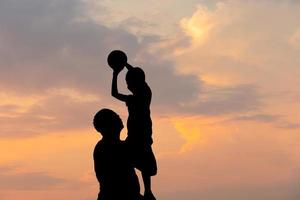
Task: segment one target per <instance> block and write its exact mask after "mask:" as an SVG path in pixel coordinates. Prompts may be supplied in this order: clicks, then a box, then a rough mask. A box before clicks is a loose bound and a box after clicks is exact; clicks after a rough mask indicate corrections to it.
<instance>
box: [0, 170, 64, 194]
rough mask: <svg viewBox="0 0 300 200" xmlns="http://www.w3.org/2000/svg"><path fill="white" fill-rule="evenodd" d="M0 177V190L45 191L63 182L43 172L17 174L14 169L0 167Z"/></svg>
mask: <svg viewBox="0 0 300 200" xmlns="http://www.w3.org/2000/svg"><path fill="white" fill-rule="evenodd" d="M0 176H1V180H0V190H46V189H50V188H57V187H59V186H60V185H61V184H63V183H64V182H65V181H64V180H63V179H61V178H57V177H53V176H51V175H49V174H47V173H45V172H30V171H28V172H17V171H16V169H15V168H14V167H12V168H11V167H5V168H3V167H2V168H1V169H0Z"/></svg>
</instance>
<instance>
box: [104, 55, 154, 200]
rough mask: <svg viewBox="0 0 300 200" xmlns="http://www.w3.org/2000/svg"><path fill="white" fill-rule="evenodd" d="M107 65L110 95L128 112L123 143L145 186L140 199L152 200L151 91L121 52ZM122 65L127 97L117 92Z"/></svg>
mask: <svg viewBox="0 0 300 200" xmlns="http://www.w3.org/2000/svg"><path fill="white" fill-rule="evenodd" d="M124 55H125V56H124ZM108 63H109V65H110V66H111V67H112V68H113V70H114V71H113V78H112V89H111V94H112V96H113V97H115V98H117V99H119V100H121V101H123V102H125V103H126V105H127V108H128V114H129V115H128V120H127V130H128V133H127V138H126V143H127V145H128V148H129V154H130V159H131V162H132V163H133V166H134V167H135V168H137V169H138V170H140V171H141V173H142V177H143V182H144V186H145V187H144V188H145V192H144V199H145V200H155V197H154V195H153V193H152V190H151V176H154V175H156V173H157V165H156V159H155V156H154V154H153V151H152V147H151V145H152V143H153V140H152V120H151V117H150V103H151V97H152V93H151V89H150V87H149V86H148V84H147V83H146V81H145V73H144V71H143V70H142V69H141V68H138V67H132V66H131V65H129V64H128V63H127V57H126V54H125V53H123V52H122V51H118V50H116V51H113V52H112V53H111V54H110V55H109V56H108ZM124 65H125V66H126V67H127V69H128V72H127V74H126V83H127V88H128V89H129V90H130V92H132V94H130V95H124V94H120V93H119V92H118V86H117V78H118V74H119V73H120V71H121V70H122V69H123V68H124Z"/></svg>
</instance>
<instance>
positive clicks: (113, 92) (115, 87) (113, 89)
mask: <svg viewBox="0 0 300 200" xmlns="http://www.w3.org/2000/svg"><path fill="white" fill-rule="evenodd" d="M119 73H120V71H114V72H113V78H112V84H111V95H112V96H113V97H115V98H117V99H119V100H120V101H125V102H126V101H127V98H128V95H124V94H120V93H119V91H118V75H119Z"/></svg>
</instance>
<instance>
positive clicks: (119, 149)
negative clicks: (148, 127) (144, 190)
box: [93, 109, 141, 200]
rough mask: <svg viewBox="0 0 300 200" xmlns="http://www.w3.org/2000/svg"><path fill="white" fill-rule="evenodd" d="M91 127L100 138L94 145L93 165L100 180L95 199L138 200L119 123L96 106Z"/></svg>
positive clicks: (135, 180)
mask: <svg viewBox="0 0 300 200" xmlns="http://www.w3.org/2000/svg"><path fill="white" fill-rule="evenodd" d="M93 124H94V127H95V129H96V130H97V131H98V132H99V133H101V135H102V139H101V140H100V141H99V142H98V143H97V144H96V146H95V149H94V154H93V156H94V169H95V173H96V177H97V179H98V181H99V183H100V192H99V195H98V200H140V199H141V195H140V186H139V182H138V178H137V176H136V173H135V171H134V168H133V166H132V163H131V161H130V159H129V152H128V149H127V145H126V144H125V142H123V141H121V140H120V132H121V130H122V129H123V127H124V126H123V123H122V120H121V119H120V117H119V115H117V114H116V113H115V112H113V111H112V110H109V109H102V110H100V111H99V112H98V113H97V114H96V115H95V117H94V120H93Z"/></svg>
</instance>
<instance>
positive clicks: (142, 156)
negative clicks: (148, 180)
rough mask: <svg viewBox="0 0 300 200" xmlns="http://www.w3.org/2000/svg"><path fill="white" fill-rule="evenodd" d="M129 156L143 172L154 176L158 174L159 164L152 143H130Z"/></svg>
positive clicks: (134, 164)
mask: <svg viewBox="0 0 300 200" xmlns="http://www.w3.org/2000/svg"><path fill="white" fill-rule="evenodd" d="M128 146H129V154H130V155H129V157H130V158H131V161H132V163H133V166H134V167H135V168H137V169H138V170H140V171H141V172H142V173H143V174H146V175H149V176H154V175H156V174H157V164H156V159H155V156H154V153H153V151H152V147H151V145H148V144H147V145H132V144H130V145H128Z"/></svg>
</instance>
